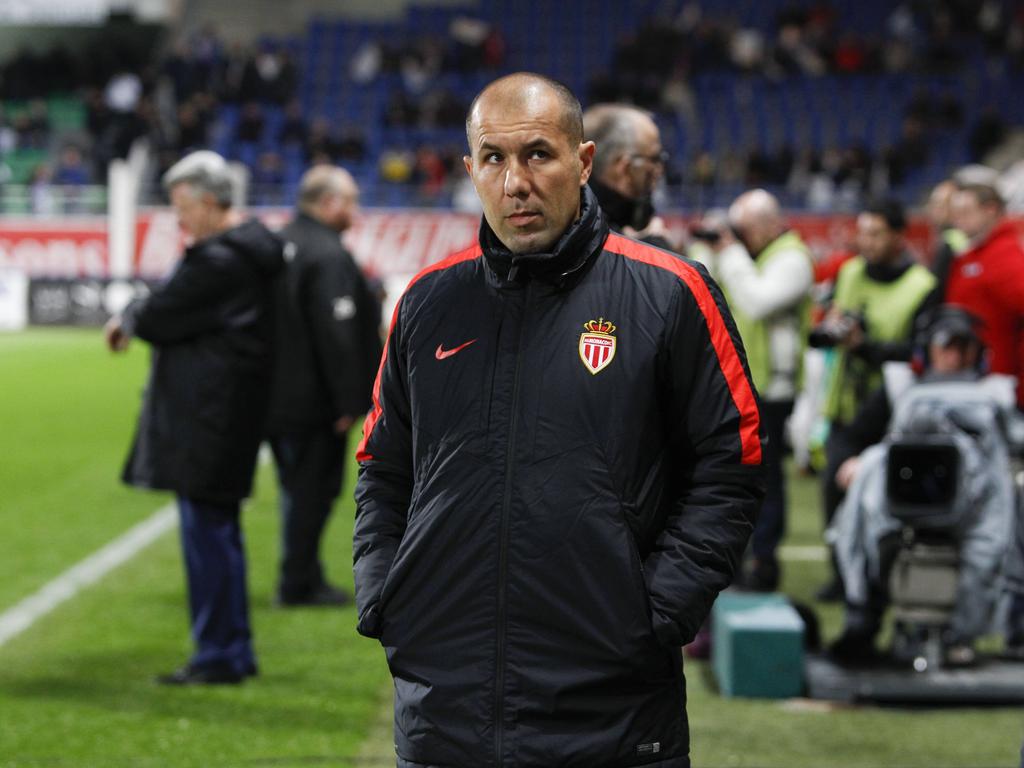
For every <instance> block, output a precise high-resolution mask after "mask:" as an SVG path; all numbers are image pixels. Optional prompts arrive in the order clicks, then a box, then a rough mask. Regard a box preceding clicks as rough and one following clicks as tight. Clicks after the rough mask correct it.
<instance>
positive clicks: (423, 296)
mask: <svg viewBox="0 0 1024 768" xmlns="http://www.w3.org/2000/svg"><path fill="white" fill-rule="evenodd" d="M759 433H760V421H759V416H758V407H757V403H756V396H755V394H754V392H753V388H752V385H751V382H750V376H749V373H748V371H747V369H746V364H745V361H744V357H743V351H742V348H741V346H740V342H739V339H738V336H737V334H736V330H735V327H734V325H733V323H732V321H731V318H730V317H729V315H728V312H727V310H726V309H725V304H724V302H723V300H722V296H721V294H720V293H719V291H718V289H717V287H715V286H714V284H713V283H712V282H711V280H710V278H708V276H707V273H706V272H705V271H703V269H702V268H700V267H697V266H695V265H693V264H691V263H689V262H685V261H682V260H680V259H679V258H678V257H676V256H673V255H670V254H668V253H666V252H663V251H659V250H657V249H655V248H652V247H650V246H646V245H643V244H640V243H637V242H635V241H632V240H628V239H626V238H623V237H620V236H618V235H609V234H608V230H607V228H606V226H605V224H604V223H603V220H602V217H601V214H600V211H599V209H598V207H597V205H596V202H595V200H594V197H593V195H592V193H590V192H589V191H585V192H584V206H583V214H582V217H581V219H580V220H579V221H578V222H577V223H576V224H574V225H573V226H572V227H571V228H570V230H569V231H568V232H567V233H566V234H565V235H564V236H563V237H562V239H561V240H560V242H559V243H558V244H557V245H556V247H555V248H554V252H553V253H551V254H542V255H534V256H526V257H516V258H515V259H514V260H513V258H512V256H511V254H509V253H508V252H507V251H506V250H505V249H504V248H503V247H502V246H501V245H500V243H498V241H497V240H496V238H495V237H494V235H493V233H492V232H491V231H490V229H489V228H488V227H487V225H486V223H485V224H484V225H483V227H482V231H481V245H479V246H475V247H473V248H470V249H469V250H467V251H465V252H463V253H460V254H457V255H455V256H453V257H451V258H449V259H447V260H445V261H443V262H441V263H439V264H437V265H435V266H433V267H430V268H428V269H427V270H425V271H424V272H423V273H421V274H420V275H419V276H418V277H417V278H416V279H415V280H414V282H413V283H412V284H411V285H410V287H409V289H408V290H407V292H406V293H405V295H404V296H403V297H402V299H401V301H400V303H399V305H398V307H397V309H396V311H395V318H394V320H393V322H392V328H391V332H390V335H389V338H388V342H387V345H386V349H385V357H384V360H383V362H382V365H381V371H380V374H379V376H378V381H377V384H376V386H375V406H374V410H373V411H371V413H370V416H369V417H368V419H367V423H366V425H365V427H364V439H363V443H362V445H361V446H360V451H359V459H360V463H361V471H360V477H359V482H358V486H357V489H356V499H357V504H358V511H357V520H356V532H355V550H354V557H355V576H356V597H357V603H358V608H359V631H360V632H362V633H363V634H365V635H369V636H373V637H380V640H381V642H382V644H383V645H384V647H385V650H386V653H387V658H388V663H389V665H390V668H391V672H392V674H393V676H394V679H395V742H396V745H397V751H398V756H399V761H398V764H399V766H401V767H402V768H414V767H415V768H422V767H423V766H458V767H460V768H484V767H485V766H492V767H495V768H496V767H497V766H506V767H511V766H517V767H518V766H579V767H580V768H600V767H601V766H633V765H655V766H660V767H661V768H681V767H684V766H687V765H689V758H688V753H689V737H688V733H687V721H686V712H685V686H684V681H683V675H682V657H681V654H680V645H681V644H682V643H685V642H687V641H688V640H690V639H691V638H692V637H693V635H694V634H695V633H696V631H697V629H698V628H699V627H700V625H701V622H702V621H703V620H704V618H705V616H706V614H707V612H708V609H709V607H710V605H711V602H712V601H713V599H714V598H715V596H716V595H717V594H718V592H719V591H720V590H721V589H723V588H724V587H726V586H727V585H728V584H729V582H730V581H731V579H732V576H733V573H734V571H735V569H736V567H737V564H738V562H739V560H740V556H741V553H742V552H743V548H744V546H745V544H746V542H747V538H748V536H749V534H750V532H751V529H752V522H753V518H754V516H755V512H756V510H757V508H758V506H759V502H760V498H761V492H762V491H761V467H760V464H761V440H760V434H759Z"/></svg>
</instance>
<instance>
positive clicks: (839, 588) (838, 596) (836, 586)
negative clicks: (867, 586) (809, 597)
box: [814, 578, 846, 603]
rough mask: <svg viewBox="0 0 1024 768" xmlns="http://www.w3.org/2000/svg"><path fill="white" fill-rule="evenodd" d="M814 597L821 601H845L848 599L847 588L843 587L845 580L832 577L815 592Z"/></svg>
mask: <svg viewBox="0 0 1024 768" xmlns="http://www.w3.org/2000/svg"><path fill="white" fill-rule="evenodd" d="M814 599H815V600H817V601H818V602H819V603H841V602H843V600H845V599H846V590H844V589H843V582H841V581H840V580H839V579H835V578H834V579H832V580H831V581H830V582H828V584H825V585H824V586H823V587H821V589H819V590H818V591H817V592H815V593H814Z"/></svg>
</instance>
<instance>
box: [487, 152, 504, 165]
mask: <svg viewBox="0 0 1024 768" xmlns="http://www.w3.org/2000/svg"><path fill="white" fill-rule="evenodd" d="M484 162H485V163H500V162H501V155H499V154H498V153H497V152H489V153H488V154H486V155H484Z"/></svg>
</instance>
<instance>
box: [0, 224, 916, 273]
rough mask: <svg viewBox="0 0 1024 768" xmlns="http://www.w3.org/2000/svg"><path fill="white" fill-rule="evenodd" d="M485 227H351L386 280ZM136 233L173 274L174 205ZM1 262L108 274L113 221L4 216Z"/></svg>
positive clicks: (847, 240)
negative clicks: (109, 222)
mask: <svg viewBox="0 0 1024 768" xmlns="http://www.w3.org/2000/svg"><path fill="white" fill-rule="evenodd" d="M258 215H259V216H260V218H262V219H263V220H264V221H266V223H267V225H268V226H270V227H271V228H278V227H280V226H282V225H283V224H284V223H285V222H286V221H287V220H288V217H289V216H290V215H291V212H290V211H288V210H286V209H270V210H261V211H260V212H259V214H258ZM691 220H692V219H691V217H688V216H683V215H669V216H667V217H666V223H667V224H668V225H669V228H670V229H671V230H672V231H673V233H674V234H675V235H676V236H677V237H681V236H683V235H684V233H685V231H686V228H687V226H688V224H689V222H690V221H691ZM790 221H791V223H792V226H793V227H794V229H796V230H797V231H798V232H800V234H801V235H803V237H804V238H805V239H806V240H807V241H808V244H809V245H810V246H811V248H812V250H813V251H814V253H815V256H816V257H817V258H825V257H827V256H829V255H831V254H833V253H835V252H836V251H840V250H852V249H853V242H854V229H855V223H856V217H855V216H852V215H845V216H812V215H795V216H793V217H791V219H790ZM478 227H479V219H478V217H476V216H474V215H471V214H463V213H453V212H447V211H424V210H367V211H364V212H363V213H362V214H361V215H360V216H359V217H358V219H357V221H356V224H355V225H354V226H353V227H352V229H351V230H349V231H348V232H346V233H345V242H346V244H347V245H348V246H349V248H350V249H351V250H352V252H353V253H354V254H355V256H356V259H357V260H358V261H359V262H360V263H361V264H362V265H363V266H364V267H365V268H366V269H367V270H368V271H370V272H372V273H373V274H375V275H377V276H379V277H381V278H385V279H386V278H401V277H403V276H409V275H412V274H415V273H416V272H418V271H420V270H421V269H423V268H424V267H426V266H427V265H429V264H432V263H434V262H436V261H438V260H439V259H442V258H444V257H445V256H446V255H448V254H450V253H452V252H454V251H456V250H459V249H461V248H463V247H465V246H467V245H469V244H470V243H471V242H472V241H473V240H474V238H475V237H476V234H477V229H478ZM135 235H136V237H135V254H134V259H133V262H132V265H133V269H134V271H135V275H134V276H138V277H142V278H146V279H155V278H159V277H161V276H163V275H165V274H167V272H168V270H169V269H170V268H171V266H172V265H173V264H174V262H175V260H176V259H178V258H179V257H180V255H181V251H182V246H183V241H182V237H181V233H180V231H179V229H178V224H177V221H176V219H175V216H174V213H173V212H172V211H171V210H170V209H152V210H147V211H144V212H142V213H140V214H139V216H138V219H137V223H136V232H135ZM907 239H908V241H909V244H910V247H911V248H912V250H914V252H915V253H916V254H917V256H918V257H919V258H921V259H922V260H927V258H928V256H929V254H930V250H931V235H930V232H929V229H928V226H927V224H926V223H925V222H924V220H923V219H915V220H913V221H912V223H911V225H910V230H909V232H908V238H907ZM0 267H13V268H15V269H18V270H20V271H23V272H25V273H27V274H28V275H29V276H30V277H62V278H78V277H108V276H109V272H110V258H109V250H108V245H107V220H106V218H105V217H103V216H94V217H88V216H83V217H75V218H67V219H51V218H39V219H37V218H30V217H23V218H4V219H0Z"/></svg>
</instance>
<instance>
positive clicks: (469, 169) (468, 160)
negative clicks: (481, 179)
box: [462, 155, 473, 178]
mask: <svg viewBox="0 0 1024 768" xmlns="http://www.w3.org/2000/svg"><path fill="white" fill-rule="evenodd" d="M462 164H463V165H464V166H466V173H468V174H469V178H473V158H472V157H470V156H469V155H463V156H462Z"/></svg>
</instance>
